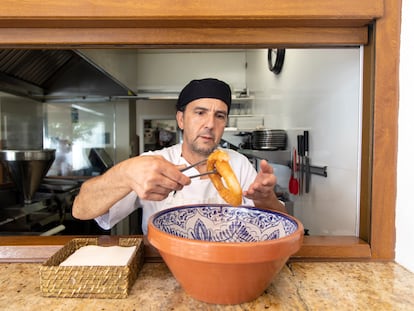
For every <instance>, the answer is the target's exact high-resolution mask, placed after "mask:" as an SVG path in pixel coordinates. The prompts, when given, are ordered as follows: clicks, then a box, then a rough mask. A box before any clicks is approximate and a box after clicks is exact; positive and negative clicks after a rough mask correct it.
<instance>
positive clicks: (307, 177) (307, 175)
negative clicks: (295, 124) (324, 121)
mask: <svg viewBox="0 0 414 311" xmlns="http://www.w3.org/2000/svg"><path fill="white" fill-rule="evenodd" d="M303 151H304V156H305V192H306V193H309V188H310V176H311V173H310V163H309V131H304V132H303Z"/></svg>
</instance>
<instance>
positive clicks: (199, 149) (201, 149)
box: [190, 141, 218, 157]
mask: <svg viewBox="0 0 414 311" xmlns="http://www.w3.org/2000/svg"><path fill="white" fill-rule="evenodd" d="M217 145H218V144H215V145H214V146H211V147H206V146H200V145H199V144H197V143H196V141H193V142H192V143H191V144H190V149H191V150H192V151H193V152H195V153H198V154H200V155H203V156H205V157H208V156H209V155H210V153H212V152H213V151H214V150H215V149H216V148H217Z"/></svg>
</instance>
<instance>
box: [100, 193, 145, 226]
mask: <svg viewBox="0 0 414 311" xmlns="http://www.w3.org/2000/svg"><path fill="white" fill-rule="evenodd" d="M138 207H139V199H138V196H137V195H136V193H135V192H133V191H132V192H130V193H129V194H128V195H126V196H125V197H124V198H122V199H121V200H119V201H118V202H116V203H115V204H114V205H113V206H112V207H111V208H110V209H109V211H108V212H107V213H105V214H103V215H101V216H98V217H96V218H95V221H96V222H97V224H98V225H99V226H100V227H101V228H102V229H104V230H109V229H111V228H112V227H113V226H115V225H116V224H117V223H118V222H120V221H121V220H122V219H124V218H125V217H127V216H128V215H129V214H131V213H132V212H133V211H135V210H136V209H137V208H138Z"/></svg>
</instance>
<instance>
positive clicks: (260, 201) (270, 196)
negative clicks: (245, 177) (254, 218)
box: [243, 160, 286, 212]
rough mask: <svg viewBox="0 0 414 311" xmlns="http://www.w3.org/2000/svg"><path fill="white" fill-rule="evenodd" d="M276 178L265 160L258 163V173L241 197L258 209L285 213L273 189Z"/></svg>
mask: <svg viewBox="0 0 414 311" xmlns="http://www.w3.org/2000/svg"><path fill="white" fill-rule="evenodd" d="M276 182H277V178H276V176H275V174H274V172H273V168H272V167H271V166H270V165H269V163H267V161H266V160H261V161H260V171H259V173H258V174H257V176H256V179H255V180H254V182H253V183H252V184H251V185H250V187H249V189H247V191H244V193H243V195H244V196H245V197H246V198H248V199H251V200H253V201H254V204H255V206H256V207H258V208H265V209H276V210H279V211H282V212H285V211H286V210H285V207H284V205H283V204H282V203H281V202H280V201H279V200H278V199H277V197H276V194H275V191H274V188H275V186H276Z"/></svg>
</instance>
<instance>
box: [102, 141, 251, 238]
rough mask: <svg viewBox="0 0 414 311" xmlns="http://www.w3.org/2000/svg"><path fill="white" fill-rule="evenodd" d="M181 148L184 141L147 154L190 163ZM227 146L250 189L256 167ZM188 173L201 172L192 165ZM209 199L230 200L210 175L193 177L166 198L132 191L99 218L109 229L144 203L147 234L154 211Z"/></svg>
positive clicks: (245, 186) (247, 201)
mask: <svg viewBox="0 0 414 311" xmlns="http://www.w3.org/2000/svg"><path fill="white" fill-rule="evenodd" d="M181 149H182V145H181V144H177V145H174V146H171V147H168V148H164V149H162V150H156V151H150V152H145V153H143V154H144V155H161V156H163V157H164V158H165V159H166V160H167V161H170V162H171V163H174V164H176V165H180V164H186V165H190V164H189V163H188V162H187V161H186V160H185V159H184V158H183V157H182V156H181ZM224 150H225V151H226V152H227V153H228V154H229V156H230V161H229V163H230V165H231V167H232V169H233V171H234V173H235V175H236V177H237V179H238V180H239V182H240V186H241V188H242V189H243V190H247V189H248V187H249V186H250V185H251V184H252V183H253V181H254V179H255V178H256V176H257V172H256V170H255V169H254V167H253V165H252V164H251V163H250V162H249V160H248V159H247V158H246V157H245V156H244V155H242V154H240V153H238V152H236V151H234V150H231V149H224ZM184 174H186V175H187V176H192V175H196V174H199V171H198V170H197V169H195V168H191V169H188V170H187V171H185V172H184ZM206 203H207V204H208V203H218V204H223V203H226V202H225V201H224V200H223V199H222V198H221V196H220V195H219V193H218V192H217V190H216V188H215V187H214V185H213V183H212V182H211V181H210V179H209V178H206V179H200V178H192V179H191V184H190V185H188V186H184V188H183V189H182V190H180V191H177V192H176V193H174V192H173V191H172V192H171V193H170V194H169V195H168V197H167V198H165V199H164V200H162V201H148V200H142V199H139V198H138V196H137V194H136V193H135V192H133V191H132V192H130V193H129V194H128V195H127V196H125V197H124V198H122V199H121V200H119V201H118V202H117V203H115V204H114V205H113V206H112V207H111V208H110V209H109V211H108V212H107V213H106V214H104V215H102V216H99V217H97V218H95V220H96V222H97V223H98V224H99V226H101V227H102V228H103V229H106V230H108V229H110V228H112V227H113V226H114V225H116V224H117V223H118V222H119V221H121V220H122V219H123V218H125V217H127V216H128V215H129V214H131V213H132V212H133V211H134V210H135V209H137V208H139V207H140V206H141V207H142V211H143V215H142V231H143V233H144V234H147V226H148V219H149V217H150V216H151V215H153V214H154V213H156V212H159V211H161V210H164V209H167V208H170V207H174V206H181V205H188V204H206ZM242 205H249V206H254V203H253V201H252V200H250V199H247V198H245V197H243V201H242Z"/></svg>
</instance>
